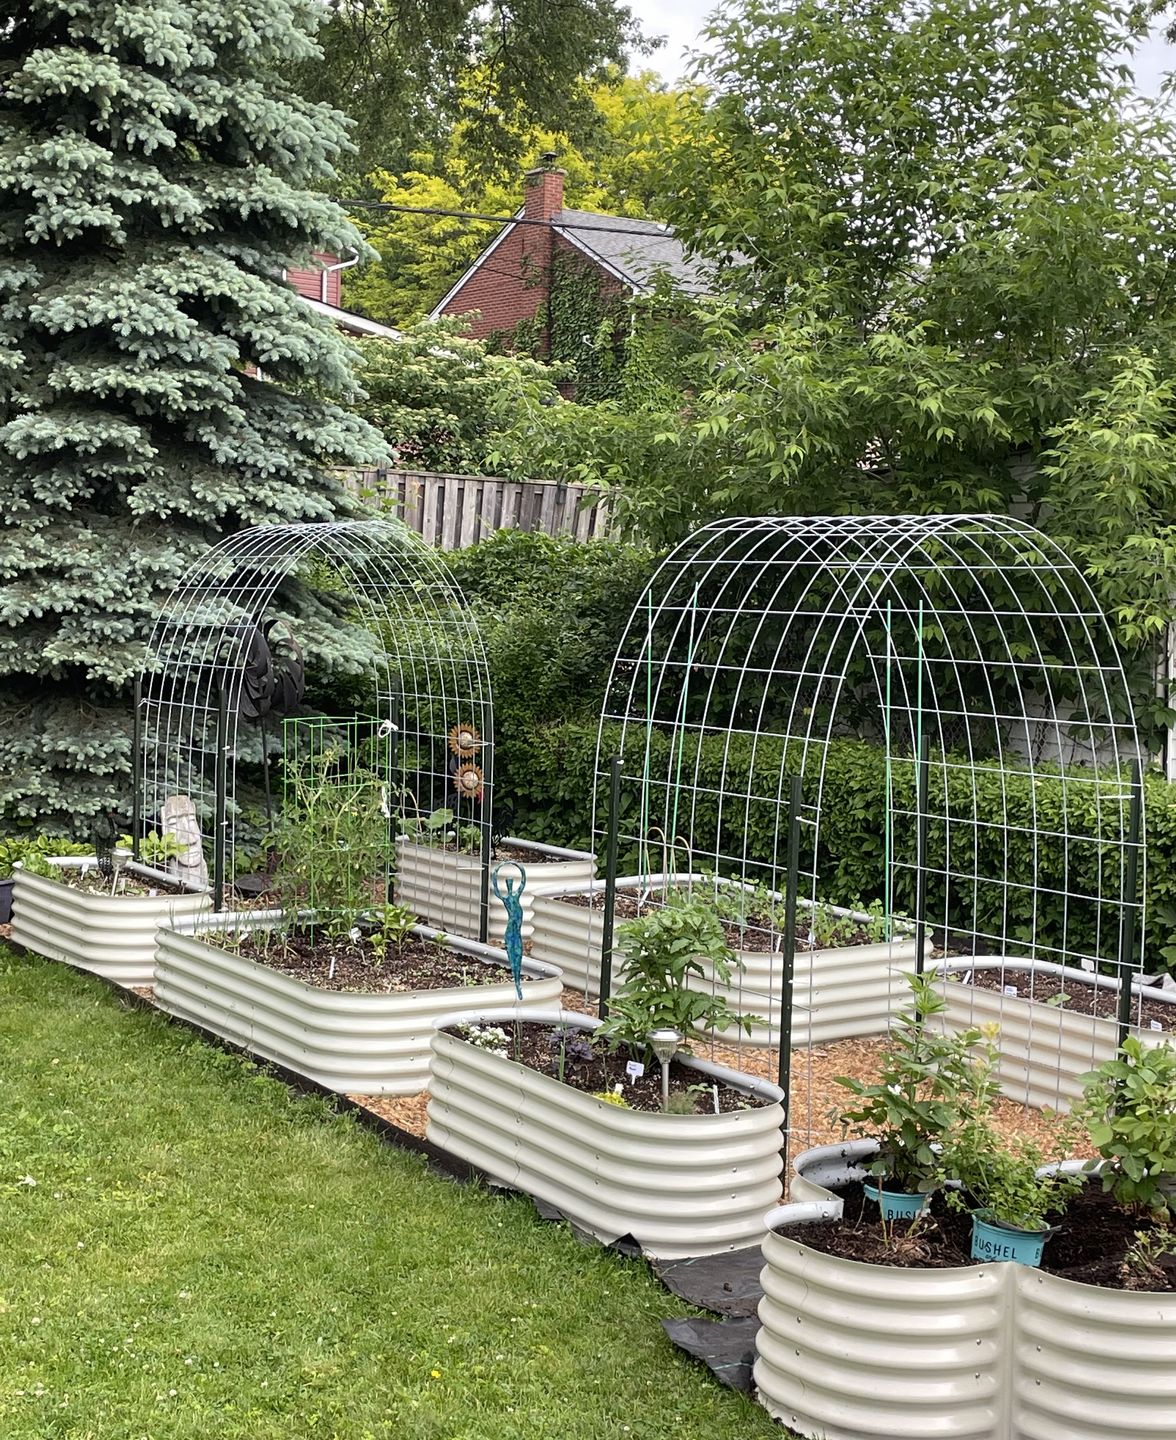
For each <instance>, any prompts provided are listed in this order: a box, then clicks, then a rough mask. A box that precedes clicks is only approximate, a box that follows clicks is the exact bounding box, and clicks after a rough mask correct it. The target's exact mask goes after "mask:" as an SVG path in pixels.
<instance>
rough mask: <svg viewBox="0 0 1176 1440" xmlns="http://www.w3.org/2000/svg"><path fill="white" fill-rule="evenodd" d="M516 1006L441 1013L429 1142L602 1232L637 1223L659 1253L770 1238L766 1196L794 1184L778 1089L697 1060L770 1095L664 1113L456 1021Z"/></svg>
mask: <svg viewBox="0 0 1176 1440" xmlns="http://www.w3.org/2000/svg"><path fill="white" fill-rule="evenodd" d="M515 1014H516V1012H515V1010H514V1009H513V1008H506V1009H500V1010H478V1011H469V1012H465V1013H459V1014H454V1015H450V1016H447V1017H445V1018H443V1019H441V1020H439V1021H438V1022H437V1029H436V1033H435V1034H434V1037H433V1053H432V1056H431V1058H430V1061H429V1111H428V1114H429V1124H428V1132H427V1134H428V1139H429V1140H431V1141H432V1142H434V1143H435V1144H437V1145H441V1146H443V1147H444V1148H445V1149H446V1150H448V1151H450V1152H451V1153H452V1154H454V1155H457V1156H459V1157H460V1158H461V1159H463V1160H466V1161H468V1162H469V1163H470V1164H472V1165H476V1166H477V1167H478V1168H479V1169H481V1170H483V1171H485V1172H486V1173H487V1174H488V1175H491V1176H493V1177H494V1178H495V1179H497V1180H500V1181H502V1182H504V1183H506V1184H509V1185H513V1186H516V1187H517V1188H518V1189H520V1190H524V1191H526V1192H527V1193H528V1194H529V1195H534V1196H535V1197H537V1198H538V1199H540V1200H545V1201H547V1202H548V1203H549V1204H552V1205H555V1206H557V1207H558V1208H559V1209H560V1210H561V1211H563V1213H564V1214H565V1215H567V1216H568V1217H569V1219H572V1220H574V1221H575V1222H576V1223H577V1224H578V1225H580V1226H581V1227H582V1228H583V1229H585V1230H587V1231H589V1232H590V1233H591V1234H593V1235H595V1236H597V1237H598V1238H599V1239H601V1240H604V1241H610V1240H614V1239H616V1238H617V1237H618V1236H621V1235H625V1234H629V1235H632V1236H633V1237H634V1238H635V1239H636V1240H638V1241H639V1242H640V1243H641V1245H642V1247H643V1248H644V1249H645V1251H646V1253H647V1254H650V1255H653V1256H659V1257H663V1258H675V1257H681V1256H687V1255H707V1254H715V1253H718V1252H720V1251H723V1250H734V1249H738V1248H739V1247H740V1246H744V1245H749V1244H754V1243H755V1241H756V1240H758V1239H759V1238H760V1235H761V1234H762V1230H763V1224H762V1219H761V1216H762V1214H763V1211H762V1209H761V1210H758V1211H757V1209H756V1205H757V1203H758V1202H759V1201H760V1200H761V1199H762V1198H763V1197H765V1196H766V1197H768V1200H769V1203H771V1202H772V1200H773V1199H774V1198H778V1196H779V1193H780V1168H781V1162H780V1127H781V1124H782V1123H783V1111H782V1108H781V1104H780V1102H781V1100H782V1099H783V1096H782V1094H781V1092H780V1091H779V1090H778V1089H777V1088H776V1086H774V1085H770V1084H768V1083H767V1082H766V1081H764V1080H757V1079H755V1078H753V1077H752V1076H748V1075H741V1074H739V1073H737V1072H735V1071H731V1070H725V1069H723V1068H722V1067H721V1066H717V1065H712V1064H709V1063H708V1062H706V1061H703V1060H687V1061H686V1062H685V1063H686V1064H688V1065H690V1066H691V1067H692V1068H693V1069H696V1070H697V1071H698V1076H699V1080H700V1082H703V1083H706V1082H710V1081H714V1080H720V1081H723V1082H724V1083H726V1084H730V1085H735V1086H737V1087H738V1088H740V1089H742V1090H745V1091H746V1092H747V1093H748V1095H749V1096H751V1095H755V1096H756V1097H758V1098H760V1099H764V1100H767V1102H768V1103H767V1104H761V1105H756V1106H753V1107H752V1108H749V1109H747V1110H738V1111H734V1112H731V1113H727V1114H721V1115H704V1114H700V1115H663V1114H661V1113H656V1114H650V1113H647V1112H643V1111H639V1110H629V1109H625V1108H623V1107H621V1106H617V1105H610V1104H608V1103H607V1102H605V1101H603V1100H597V1099H595V1098H594V1097H593V1096H591V1095H587V1094H584V1093H582V1092H581V1091H578V1090H575V1089H573V1087H572V1086H570V1085H564V1084H561V1083H560V1081H559V1080H557V1079H556V1078H555V1077H554V1076H552V1075H544V1074H540V1073H539V1072H538V1071H535V1070H531V1069H528V1068H527V1067H526V1066H525V1065H521V1064H517V1063H516V1062H515V1061H513V1060H511V1059H509V1058H507V1057H504V1056H500V1055H494V1054H491V1053H490V1052H488V1051H486V1050H482V1049H479V1048H478V1047H477V1046H475V1045H471V1044H469V1043H468V1042H467V1041H465V1040H462V1039H460V1038H459V1037H458V1036H456V1035H449V1034H446V1033H445V1032H444V1028H443V1027H444V1026H446V1025H455V1024H457V1023H459V1022H462V1023H470V1022H474V1023H480V1024H481V1023H484V1024H490V1025H504V1026H505V1025H508V1024H509V1023H510V1021H511V1020H513V1019H514V1017H515ZM526 1018H527V1019H528V1020H535V1021H540V1022H544V1023H547V1024H551V1025H567V1026H572V1027H574V1028H576V1029H580V1030H586V1031H591V1030H593V1029H595V1028H596V1025H597V1024H598V1023H599V1022H597V1021H594V1020H591V1019H589V1018H587V1017H586V1016H583V1015H578V1014H573V1013H571V1012H568V1011H559V1010H551V1011H548V1012H546V1013H543V1014H539V1013H532V1014H529V1015H527V1016H526Z"/></svg>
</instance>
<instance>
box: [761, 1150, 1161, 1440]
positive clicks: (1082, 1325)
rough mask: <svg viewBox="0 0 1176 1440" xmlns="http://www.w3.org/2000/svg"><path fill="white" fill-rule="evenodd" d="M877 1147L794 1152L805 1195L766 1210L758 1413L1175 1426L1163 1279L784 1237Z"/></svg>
mask: <svg viewBox="0 0 1176 1440" xmlns="http://www.w3.org/2000/svg"><path fill="white" fill-rule="evenodd" d="M876 1149H877V1147H876V1145H874V1144H873V1142H870V1141H863V1142H856V1143H855V1144H852V1145H848V1146H822V1147H819V1148H818V1149H816V1150H812V1151H808V1152H806V1153H805V1154H804V1155H801V1156H798V1157H797V1161H796V1173H795V1174H794V1177H793V1180H792V1184H791V1187H790V1194H791V1195H792V1198H793V1200H794V1201H800V1202H803V1203H794V1204H792V1205H784V1206H781V1207H779V1208H778V1209H776V1210H773V1211H771V1212H770V1213H769V1214H768V1215H767V1216H766V1221H765V1223H766V1224H767V1227H768V1234H767V1235H766V1236H765V1237H764V1241H763V1253H764V1261H765V1265H764V1269H763V1272H762V1274H761V1277H760V1279H761V1284H762V1285H763V1290H764V1298H763V1299H762V1300H761V1302H760V1306H759V1317H760V1322H761V1328H760V1330H759V1333H758V1334H757V1336H756V1353H757V1358H756V1362H755V1371H754V1374H755V1383H756V1385H757V1387H758V1391H759V1398H760V1401H761V1403H762V1404H763V1405H764V1406H765V1407H766V1409H767V1410H768V1411H769V1413H770V1414H772V1415H773V1416H774V1417H775V1418H776V1419H778V1420H781V1421H783V1423H784V1424H785V1425H787V1426H788V1427H790V1428H791V1429H792V1430H794V1431H795V1432H796V1433H797V1434H798V1435H801V1436H804V1437H812V1440H1141V1437H1149V1440H1161V1437H1163V1440H1171V1437H1172V1436H1173V1435H1176V1295H1172V1294H1147V1293H1143V1292H1137V1291H1122V1290H1106V1289H1102V1288H1100V1287H1098V1286H1094V1285H1082V1284H1078V1283H1077V1282H1075V1281H1073V1280H1065V1279H1062V1278H1061V1277H1059V1276H1056V1275H1046V1274H1044V1273H1043V1272H1042V1271H1040V1270H1033V1269H1030V1268H1029V1267H1028V1266H1025V1265H1017V1264H1012V1263H1008V1264H994V1265H973V1266H968V1267H961V1268H960V1269H955V1270H901V1269H896V1268H892V1267H889V1266H884V1265H866V1264H863V1263H861V1262H859V1261H854V1260H843V1259H839V1258H837V1257H835V1256H831V1255H824V1254H821V1253H820V1252H819V1251H817V1250H813V1249H811V1248H810V1247H809V1246H806V1245H802V1244H801V1243H800V1242H799V1241H796V1240H792V1239H789V1237H788V1234H787V1227H788V1226H789V1225H790V1224H796V1223H800V1222H802V1221H809V1220H813V1219H817V1218H819V1217H818V1213H817V1212H822V1213H823V1214H824V1215H825V1216H828V1215H831V1214H839V1213H840V1201H839V1200H837V1198H836V1197H835V1196H834V1195H832V1194H831V1193H830V1192H829V1191H828V1190H827V1189H825V1188H824V1184H823V1183H822V1182H828V1183H837V1182H838V1181H839V1180H842V1179H845V1178H849V1177H850V1176H851V1175H853V1174H857V1175H860V1173H861V1171H860V1170H858V1169H855V1162H856V1161H858V1160H860V1159H863V1158H866V1157H868V1156H869V1155H870V1154H872V1153H874V1152H875V1151H876ZM822 1202H825V1203H822ZM777 1227H783V1230H784V1233H780V1234H778V1233H776V1230H777Z"/></svg>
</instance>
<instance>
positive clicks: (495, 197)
mask: <svg viewBox="0 0 1176 1440" xmlns="http://www.w3.org/2000/svg"><path fill="white" fill-rule="evenodd" d="M684 93H685V92H680V91H673V90H670V89H667V87H666V86H665V85H664V84H663V83H662V82H661V81H660V80H659V79H658V77H657V76H656V75H654V74H652V73H651V72H649V71H645V72H643V73H642V74H640V75H632V76H626V75H622V74H621V73H620V71H618V70H614V71H612V72H611V73H610V74H609V75H608V77H607V78H606V79H605V80H602V81H601V82H600V83H598V84H595V85H593V86H591V87H590V89H589V90H588V92H587V94H588V97H589V100H590V103H591V105H592V109H593V113H594V116H595V123H594V124H593V125H592V126H591V127H589V129H588V132H587V136H586V138H585V139H583V140H582V141H581V142H580V143H577V140H576V138H575V136H574V134H573V133H572V132H571V131H570V130H569V129H566V128H565V129H562V130H551V129H546V128H543V127H540V126H535V125H530V126H527V127H526V128H518V129H516V130H514V131H513V132H512V133H513V136H514V140H515V141H516V142H517V154H518V163H517V165H513V166H512V167H511V168H510V170H509V172H508V173H506V174H504V175H487V173H486V170H485V167H484V165H483V164H482V161H481V157H480V155H479V152H478V149H477V124H476V120H475V119H474V118H472V117H467V118H465V119H463V120H460V121H459V122H458V123H457V124H456V125H455V126H454V127H453V128H452V130H451V131H450V132H449V134H448V135H447V136H446V137H445V138H444V140H443V141H440V142H439V143H438V144H437V145H436V147H435V148H433V149H432V150H429V151H421V152H419V153H417V154H415V155H414V156H413V157H412V161H411V164H410V166H409V168H408V169H406V170H405V171H403V172H402V173H394V172H392V171H390V170H387V169H382V170H378V171H376V172H375V173H374V174H373V175H372V176H371V177H370V180H371V183H372V185H373V187H374V188H375V189H376V191H377V192H378V194H379V198H380V200H381V201H383V202H385V203H388V204H392V205H399V206H407V207H410V208H414V209H421V210H430V209H432V210H462V211H467V212H474V213H476V214H480V215H513V214H514V212H515V211H516V210H517V209H518V207H519V203H520V198H521V195H522V174H523V171H524V170H525V169H527V168H529V167H530V166H532V165H535V164H537V163H538V161H539V157H540V156H541V155H543V154H545V153H548V152H554V153H555V154H556V155H558V157H559V164H560V167H561V168H562V169H564V170H566V171H567V179H566V180H565V182H564V197H565V203H566V204H567V205H569V206H571V207H574V208H578V209H582V210H597V211H601V212H603V213H606V214H611V215H635V216H648V215H651V214H652V213H654V206H655V196H656V191H657V185H658V177H657V169H656V163H655V156H656V155H657V154H658V153H659V152H660V151H661V149H662V147H663V146H664V145H665V144H666V143H667V140H668V139H669V137H670V136H671V135H672V132H673V128H674V126H675V125H676V123H677V121H678V117H679V115H680V113H681V101H682V98H683V94H684ZM355 218H356V220H357V223H358V224H359V225H360V226H361V228H363V230H364V231H365V233H366V235H367V237H368V239H369V240H370V242H371V244H372V245H373V246H374V247H375V249H376V250H377V251H379V254H380V260H379V262H378V263H376V264H369V265H367V266H364V267H362V268H361V269H359V270H356V271H347V272H344V273H345V287H346V288H345V294H346V304H347V306H348V307H349V308H350V309H354V310H358V311H360V313H361V314H365V315H369V316H370V317H371V318H372V319H373V320H381V321H384V322H385V323H386V324H391V325H407V324H411V323H412V322H413V321H414V320H417V319H419V318H420V317H421V316H422V315H424V314H426V313H427V312H428V311H429V310H430V309H431V308H432V306H433V305H435V304H436V303H437V301H438V300H439V299H440V298H441V297H442V295H444V294H445V292H446V291H447V290H448V289H449V287H450V286H451V285H452V284H453V283H454V281H455V280H457V279H458V277H459V276H460V275H462V273H463V272H464V271H465V270H466V269H467V268H468V267H469V266H470V265H471V264H472V263H473V261H474V260H475V258H476V257H477V256H478V254H479V253H480V252H481V250H482V249H483V248H484V247H485V246H486V245H487V244H488V243H489V241H490V240H491V239H493V237H494V234H495V233H496V228H497V227H496V226H494V225H492V224H485V223H476V222H471V221H468V220H462V219H457V218H453V217H451V216H445V215H429V214H402V213H398V212H381V211H378V210H373V211H366V212H365V211H364V210H362V209H357V210H356V211H355Z"/></svg>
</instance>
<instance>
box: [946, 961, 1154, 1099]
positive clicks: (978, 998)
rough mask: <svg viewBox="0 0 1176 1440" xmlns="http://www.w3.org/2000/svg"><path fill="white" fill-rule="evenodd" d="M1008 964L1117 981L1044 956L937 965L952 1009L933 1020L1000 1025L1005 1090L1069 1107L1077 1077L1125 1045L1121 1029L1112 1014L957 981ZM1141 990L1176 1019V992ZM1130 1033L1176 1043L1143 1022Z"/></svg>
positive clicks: (959, 1025) (956, 1026)
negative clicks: (1167, 1007)
mask: <svg viewBox="0 0 1176 1440" xmlns="http://www.w3.org/2000/svg"><path fill="white" fill-rule="evenodd" d="M1002 968H1003V969H1005V970H1008V971H1021V972H1023V973H1025V974H1032V973H1033V972H1035V971H1036V972H1037V973H1038V974H1043V975H1050V976H1054V977H1058V978H1060V979H1061V980H1062V982H1063V983H1065V982H1066V981H1069V982H1070V983H1071V984H1077V983H1084V984H1087V985H1090V984H1096V985H1097V984H1099V983H1100V981H1101V982H1102V983H1103V984H1104V985H1105V986H1108V987H1110V988H1113V982H1109V981H1107V980H1106V979H1105V977H1100V976H1096V975H1093V974H1091V973H1090V972H1089V971H1086V970H1073V969H1069V968H1066V967H1063V966H1061V965H1054V964H1050V963H1047V962H1044V961H1030V960H1001V959H989V958H985V959H980V960H973V959H968V960H955V959H953V960H950V961H945V962H941V963H940V964H939V965H938V969H939V971H940V975H941V977H942V978H941V979H940V982H939V986H938V989H939V991H940V993H941V994H942V995H943V997H944V1000H945V1001H946V1002H947V1008H946V1010H945V1011H944V1012H943V1013H942V1014H940V1015H937V1016H935V1017H934V1018H933V1021H932V1023H933V1024H934V1025H936V1026H938V1027H940V1028H941V1029H949V1030H953V1031H956V1032H958V1031H961V1030H967V1029H968V1028H969V1027H970V1026H973V1025H985V1024H989V1023H994V1024H998V1025H999V1026H1000V1034H999V1036H998V1037H997V1042H996V1043H997V1047H998V1049H999V1051H1000V1061H999V1063H998V1065H997V1072H996V1073H997V1077H998V1078H999V1080H1000V1083H1001V1086H1002V1088H1003V1090H1004V1092H1005V1094H1006V1095H1008V1096H1009V1097H1010V1099H1013V1100H1017V1101H1019V1102H1023V1103H1024V1104H1026V1105H1037V1106H1048V1107H1049V1108H1050V1109H1053V1110H1068V1109H1069V1108H1070V1107H1071V1105H1073V1104H1074V1103H1075V1101H1077V1100H1079V1099H1081V1097H1082V1086H1081V1085H1080V1084H1079V1083H1078V1076H1079V1075H1081V1074H1083V1072H1084V1071H1087V1070H1093V1069H1094V1067H1095V1066H1096V1065H1101V1064H1102V1063H1103V1061H1104V1060H1110V1059H1112V1058H1113V1057H1114V1054H1115V1051H1116V1049H1117V1048H1118V1026H1117V1024H1116V1022H1115V1021H1114V1020H1112V1019H1103V1018H1095V1017H1093V1016H1090V1015H1079V1014H1076V1013H1075V1012H1074V1011H1072V1010H1066V1009H1064V1008H1062V1007H1060V1006H1056V1005H1048V1004H1046V1003H1045V1002H1044V1001H1041V1000H1026V999H1022V998H1021V997H1019V996H1015V995H1002V994H1001V992H1000V991H999V990H987V989H984V988H982V987H981V986H978V985H964V984H962V983H960V981H959V980H958V979H952V978H950V977H951V976H953V975H954V976H960V975H964V974H966V973H967V972H968V971H970V970H999V969H1002ZM1139 993H1142V994H1143V995H1145V996H1146V997H1147V998H1148V999H1152V1000H1157V1001H1158V1002H1160V1003H1161V1004H1165V1005H1172V1006H1173V1007H1174V1008H1173V1011H1172V1015H1173V1022H1174V1023H1176V997H1174V996H1173V995H1172V994H1171V993H1170V992H1168V991H1166V990H1159V989H1154V988H1150V989H1149V988H1146V987H1145V988H1144V989H1143V990H1142V991H1141V992H1139ZM1131 1033H1132V1034H1133V1035H1136V1036H1138V1037H1139V1039H1140V1040H1141V1041H1142V1042H1143V1044H1144V1045H1163V1044H1170V1043H1171V1042H1172V1040H1173V1038H1176V1037H1173V1035H1172V1034H1170V1033H1166V1032H1162V1031H1158V1030H1150V1029H1139V1028H1137V1027H1133V1029H1132V1032H1131Z"/></svg>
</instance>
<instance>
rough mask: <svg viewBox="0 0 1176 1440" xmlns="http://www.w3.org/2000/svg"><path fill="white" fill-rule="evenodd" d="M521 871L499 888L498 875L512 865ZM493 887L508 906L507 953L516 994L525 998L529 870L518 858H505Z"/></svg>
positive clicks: (509, 877) (494, 877) (496, 867)
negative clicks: (525, 895) (525, 902)
mask: <svg viewBox="0 0 1176 1440" xmlns="http://www.w3.org/2000/svg"><path fill="white" fill-rule="evenodd" d="M512 865H513V866H514V868H515V869H516V870H517V871H518V872H519V877H518V879H517V880H516V879H515V878H514V876H512V875H508V876H507V877H506V878H505V879H504V880H503V881H502V888H501V889H500V888H499V884H498V877H499V876H500V875H501V874H502V872H503V871H504V870H508V869H510V867H511V866H512ZM490 884H491V888H492V889H493V891H494V894H495V895H496V896H497V898H498V899H499V900H501V901H502V903H503V905H504V906H505V907H506V954H507V958H508V959H509V960H510V973H511V975H512V977H513V978H514V986H515V994H516V995H517V996H518V998H519V999H520V1000H521V999H522V998H523V898H522V897H523V891H524V890H525V889H526V888H527V872H526V871H525V870H524V869H523V867H522V866H521V865H520V864H519V862H518V861H517V860H504V861H503V862H502V864H501V865H497V866H495V869H494V873H493V875H492V876H491V878H490Z"/></svg>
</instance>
